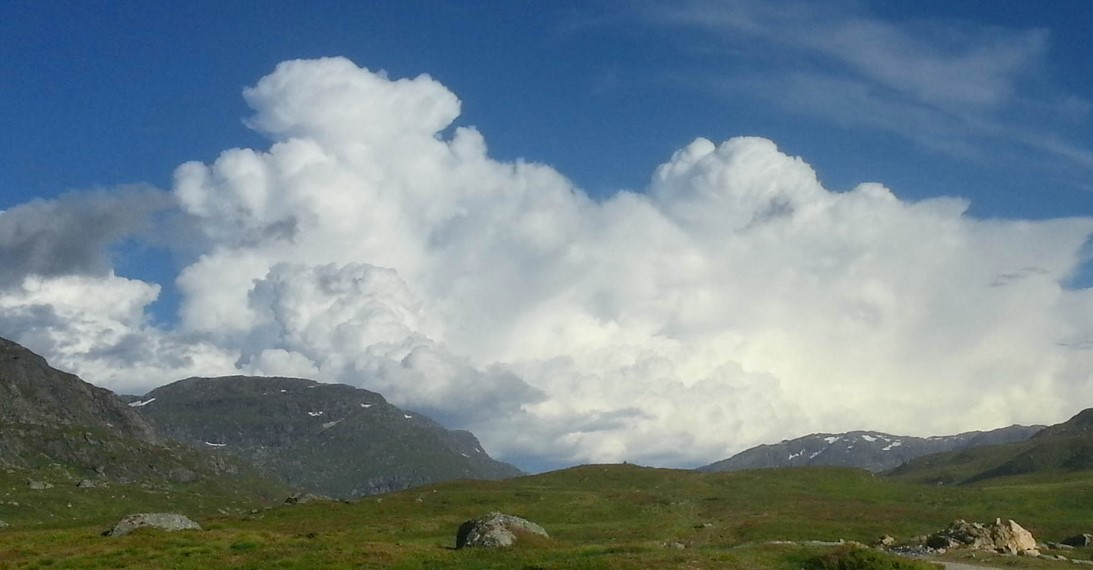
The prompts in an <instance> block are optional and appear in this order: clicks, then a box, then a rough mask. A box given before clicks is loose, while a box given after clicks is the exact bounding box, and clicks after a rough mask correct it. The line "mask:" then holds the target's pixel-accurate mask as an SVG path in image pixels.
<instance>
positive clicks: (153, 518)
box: [103, 513, 201, 536]
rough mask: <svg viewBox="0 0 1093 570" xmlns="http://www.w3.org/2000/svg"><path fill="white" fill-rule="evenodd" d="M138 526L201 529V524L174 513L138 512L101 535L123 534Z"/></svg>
mask: <svg viewBox="0 0 1093 570" xmlns="http://www.w3.org/2000/svg"><path fill="white" fill-rule="evenodd" d="M138 528H158V529H160V530H166V531H172V532H173V531H176V530H201V525H199V524H197V523H195V522H194V521H192V520H190V519H188V518H186V517H184V516H182V515H179V514H175V513H139V514H135V515H129V516H127V517H125V518H123V519H121V520H120V521H118V524H116V525H114V528H112V529H110V530H108V531H106V532H104V533H103V536H125V535H127V534H129V533H131V532H133V531H134V530H137V529H138Z"/></svg>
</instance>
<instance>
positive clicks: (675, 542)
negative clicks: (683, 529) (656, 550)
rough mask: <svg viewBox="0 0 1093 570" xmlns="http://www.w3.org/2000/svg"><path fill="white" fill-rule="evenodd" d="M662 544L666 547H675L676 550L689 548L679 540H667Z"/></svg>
mask: <svg viewBox="0 0 1093 570" xmlns="http://www.w3.org/2000/svg"><path fill="white" fill-rule="evenodd" d="M662 546H664V548H674V549H676V550H683V549H684V548H687V545H686V544H683V543H682V542H679V541H678V540H673V541H670V542H665V543H664V544H663V545H662Z"/></svg>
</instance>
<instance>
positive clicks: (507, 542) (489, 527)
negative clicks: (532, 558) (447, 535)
mask: <svg viewBox="0 0 1093 570" xmlns="http://www.w3.org/2000/svg"><path fill="white" fill-rule="evenodd" d="M520 534H535V535H539V536H542V537H544V538H550V535H548V534H547V531H546V530H544V529H543V527H541V526H539V525H537V524H535V523H533V522H531V521H529V520H527V519H522V518H520V517H514V516H512V515H506V514H504V513H498V512H492V513H489V514H487V515H486V516H484V517H482V518H477V519H472V520H469V521H467V522H465V523H463V524H461V525H459V531H458V532H457V533H456V536H455V547H456V548H464V547H482V548H497V547H505V546H512V545H513V544H515V543H516V539H517V537H518V536H519V535H520Z"/></svg>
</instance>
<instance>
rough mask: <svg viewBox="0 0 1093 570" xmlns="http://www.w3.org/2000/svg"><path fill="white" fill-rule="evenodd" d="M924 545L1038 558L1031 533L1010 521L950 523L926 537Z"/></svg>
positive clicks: (959, 521) (960, 521)
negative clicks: (943, 528)
mask: <svg viewBox="0 0 1093 570" xmlns="http://www.w3.org/2000/svg"><path fill="white" fill-rule="evenodd" d="M926 545H927V546H929V547H931V548H972V549H976V550H990V551H992V552H998V553H1002V554H1025V555H1030V556H1037V555H1039V554H1040V553H1039V551H1038V550H1037V549H1036V539H1035V538H1034V537H1033V536H1032V533H1030V532H1029V531H1027V530H1025V529H1024V528H1023V527H1022V526H1021V525H1019V524H1017V523H1015V522H1013V521H1012V520H1007V521H1005V522H1002V519H995V521H994V522H993V523H991V524H986V525H984V524H980V523H969V522H966V521H963V520H956V521H953V523H952V524H950V525H949V526H948V528H946V529H945V530H942V531H940V532H937V533H935V534H933V535H930V537H929V538H928V539H927V540H926Z"/></svg>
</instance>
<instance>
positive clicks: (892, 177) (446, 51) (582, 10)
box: [0, 0, 1093, 218]
mask: <svg viewBox="0 0 1093 570" xmlns="http://www.w3.org/2000/svg"><path fill="white" fill-rule="evenodd" d="M825 5H826V7H824V8H821V7H820V6H818V5H811V6H810V5H808V4H804V6H808V9H809V10H814V11H816V12H820V13H821V15H820V16H816V20H817V25H827V26H829V27H831V26H833V25H834V22H836V21H841V20H850V19H864V20H868V21H869V22H872V23H875V24H877V25H882V26H886V27H887V30H888V31H890V32H892V33H897V32H898V33H900V34H906V35H907V36H908V37H910V38H914V39H916V40H917V41H916V44H915V45H913V46H911V47H913V48H916V49H922V50H925V49H930V50H937V51H938V52H940V53H941V54H946V53H948V54H952V55H953V56H959V55H960V54H961V53H962V52H965V53H967V52H969V51H973V50H980V49H983V50H987V51H988V52H989V50H990V49H991V48H990V47H989V46H991V45H992V42H997V44H999V46H1000V47H999V48H998V50H999V51H1001V49H1003V47H1002V46H1004V45H1009V44H1019V43H1021V42H1023V41H1026V40H1027V41H1031V42H1032V43H1035V44H1037V45H1036V46H1035V47H1024V48H1015V49H1027V50H1028V51H1030V52H1032V53H1028V54H1022V55H1021V56H1020V57H1023V58H1024V59H1023V61H1020V62H1019V63H1015V64H1014V65H1013V68H1012V69H1011V70H1006V71H1000V72H999V75H1001V76H1002V77H1000V78H999V79H998V81H999V85H1000V86H1001V87H1003V88H1004V89H1005V90H1006V91H1008V93H999V94H998V95H999V99H1000V101H998V102H997V103H996V104H987V103H982V104H978V103H976V102H974V101H973V102H972V103H970V104H968V105H967V107H966V108H964V109H961V111H962V112H964V113H965V114H966V116H969V117H974V118H975V119H976V120H977V121H981V122H983V123H986V124H985V125H982V126H981V127H980V128H978V129H972V128H970V127H964V126H962V125H953V127H952V129H951V131H946V132H944V133H935V132H926V131H928V128H929V126H928V125H924V124H922V123H916V122H913V121H903V122H901V121H902V119H903V118H902V117H893V118H892V119H891V121H892V124H889V125H884V126H878V125H870V124H868V123H869V121H865V120H863V121H860V122H856V121H854V120H853V119H852V118H847V117H845V116H840V114H841V113H843V112H845V111H844V110H838V111H831V112H828V113H825V112H823V111H822V110H816V109H810V108H804V107H798V108H794V106H793V105H792V102H790V101H785V102H779V101H777V100H775V98H774V97H772V95H771V94H770V93H765V92H764V89H768V88H769V89H771V90H777V89H778V85H779V84H778V83H777V81H776V78H777V77H779V76H781V75H783V74H786V75H788V74H792V73H808V74H810V75H814V76H815V77H816V78H817V79H830V80H832V84H831V85H829V89H828V90H826V91H824V90H817V91H816V92H814V93H809V94H808V97H809V98H811V99H815V100H817V101H820V102H821V105H822V104H823V103H822V102H823V101H825V100H826V99H828V98H831V99H832V100H833V101H832V102H831V106H835V104H836V103H835V100H838V99H839V98H840V97H841V96H842V95H845V93H840V92H839V91H838V90H837V88H836V86H835V85H834V83H836V82H837V81H844V80H847V79H853V80H855V81H860V82H861V83H860V84H861V86H862V87H863V88H865V89H867V90H869V91H871V93H870V96H871V97H872V98H874V99H871V100H873V101H875V102H876V104H877V105H878V107H881V106H884V105H892V106H893V108H896V106H897V105H898V104H899V103H904V102H907V101H908V100H910V101H914V97H913V96H912V97H907V96H906V94H905V93H900V92H899V91H898V90H897V89H894V88H892V87H890V86H885V85H883V84H881V83H880V82H878V81H875V79H874V78H873V77H870V76H869V75H867V74H863V73H861V72H860V70H854V69H852V68H849V69H848V64H847V62H846V61H845V59H844V58H843V57H842V56H841V55H840V54H837V53H836V54H826V55H825V54H822V53H819V50H817V49H816V48H815V46H808V45H803V44H801V45H792V44H793V42H786V41H783V40H782V39H778V38H777V37H772V36H776V35H777V34H776V31H775V30H761V31H759V32H757V33H755V34H751V35H749V34H743V33H740V32H739V31H737V30H736V29H734V28H732V27H731V26H730V25H725V26H719V25H718V24H717V23H716V22H714V21H710V22H708V24H709V25H698V24H695V23H693V22H681V21H678V19H676V18H673V17H672V16H671V15H670V14H668V13H669V12H672V11H673V10H679V11H683V10H685V9H687V10H693V11H696V12H697V11H700V10H710V11H712V12H723V13H731V12H732V11H733V7H732V3H719V2H708V3H707V2H692V3H686V2H684V3H674V4H673V3H648V4H642V3H617V2H603V3H586V2H542V3H530V2H473V3H452V2H422V1H408V2H378V3H361V2H309V3H299V2H269V3H265V4H264V5H263V7H262V8H261V9H256V7H255V6H254V4H253V3H251V2H177V3H172V2H152V3H149V2H94V1H90V2H87V1H79V2H49V3H41V2H19V1H16V2H11V1H9V2H6V3H5V4H4V6H5V7H4V8H3V11H4V18H3V21H2V23H0V26H2V29H0V31H2V32H3V34H2V35H3V37H4V38H5V40H4V42H3V44H0V49H2V50H3V52H2V53H0V55H2V56H3V58H2V59H3V63H2V64H0V65H2V67H0V76H2V77H4V78H5V80H4V81H3V84H2V87H0V89H2V91H0V97H2V98H3V101H4V103H5V105H4V123H5V128H4V130H3V133H2V135H0V136H2V138H0V145H2V146H0V153H2V159H0V160H2V161H3V162H2V163H0V168H2V169H3V171H4V172H5V176H4V179H3V181H2V182H0V183H2V186H0V204H2V205H4V206H11V205H13V204H17V203H20V202H22V201H25V200H26V199H28V198H30V197H35V196H47V197H48V196H54V195H57V194H58V193H61V192H64V191H66V190H69V189H81V188H88V187H93V186H100V185H115V184H121V183H133V182H148V183H152V184H154V185H157V186H160V187H165V186H167V185H169V183H170V174H171V172H172V171H173V170H174V168H175V167H176V166H177V165H178V164H180V163H182V162H184V161H186V160H193V159H197V160H208V159H210V158H212V157H214V156H215V155H216V153H218V152H219V151H220V150H222V149H224V148H228V147H231V146H245V145H250V144H257V142H258V141H257V140H256V136H255V135H254V134H253V133H251V132H250V131H248V130H247V129H246V128H245V127H244V126H243V125H242V123H241V118H242V117H243V116H245V115H246V114H247V108H246V107H245V105H244V102H243V101H242V99H241V97H240V96H239V93H240V91H241V89H242V88H243V87H244V86H246V85H250V84H252V83H253V82H254V81H256V80H257V79H258V78H259V77H261V76H262V75H264V74H266V73H268V72H269V71H270V70H271V69H272V68H273V66H274V65H275V64H276V63H278V62H280V61H282V60H286V59H294V58H308V57H319V56H329V55H344V56H346V57H349V58H350V59H352V60H353V61H355V62H357V63H358V64H359V65H361V66H364V67H368V68H370V69H383V70H387V71H388V72H389V73H390V74H391V75H393V76H412V75H417V74H419V73H428V74H430V75H432V76H433V77H435V78H437V79H438V80H439V81H441V82H442V83H444V84H445V85H447V86H448V87H449V88H450V89H452V90H453V91H454V92H455V93H456V94H457V95H458V96H459V97H460V98H461V99H462V101H463V104H464V106H463V115H462V117H461V118H460V120H459V123H460V124H473V125H476V126H477V127H478V128H479V129H480V130H481V131H482V132H483V133H484V134H486V135H487V137H488V138H489V141H490V146H491V152H492V153H493V154H495V155H496V156H498V157H500V158H515V157H524V158H526V159H528V160H534V161H541V162H545V163H547V164H551V165H554V166H556V167H557V168H558V169H559V170H560V171H562V172H563V173H565V174H566V175H567V176H569V177H571V178H572V179H574V180H575V181H576V182H577V184H578V185H579V186H581V187H582V188H585V189H586V190H587V191H589V192H590V193H592V194H594V195H602V194H609V193H612V192H614V191H615V190H617V189H619V188H631V189H639V190H640V189H642V188H643V187H644V186H645V185H646V184H647V183H648V177H649V174H650V172H651V171H652V169H653V168H654V167H655V165H657V164H659V163H660V162H662V161H664V160H665V159H666V158H667V156H669V155H670V154H671V152H672V151H673V150H674V149H676V148H678V147H679V146H681V145H683V144H685V143H686V142H688V141H690V140H691V139H693V138H694V137H697V136H704V137H707V138H710V139H711V140H723V139H726V138H729V137H731V136H737V135H756V136H764V137H768V138H771V139H773V140H775V141H776V142H777V143H778V144H779V145H780V147H781V148H783V149H785V150H786V152H788V153H790V154H794V155H798V156H802V157H804V158H805V159H806V160H807V161H808V162H809V163H810V164H812V165H813V166H814V167H815V168H816V169H817V170H818V171H819V173H820V176H821V179H822V180H823V181H824V182H825V184H826V185H828V186H829V187H831V188H835V189H846V188H849V187H851V186H853V185H854V184H857V183H859V182H863V181H877V182H882V183H884V184H886V185H888V186H890V187H891V188H893V189H894V190H895V191H896V192H897V194H899V195H901V196H907V197H909V198H912V199H916V198H921V197H926V196H933V195H938V194H948V195H957V196H965V197H968V198H969V199H971V200H972V212H973V213H976V214H977V215H981V216H985V217H992V216H1003V217H1034V218H1042V217H1052V216H1066V215H1082V214H1090V213H1093V194H1091V192H1093V182H1090V180H1091V179H1090V174H1091V172H1093V157H1091V152H1093V151H1091V150H1090V149H1091V147H1093V128H1091V125H1090V122H1089V121H1090V119H1089V105H1090V100H1093V86H1091V81H1093V79H1090V78H1091V77H1093V69H1091V66H1093V63H1090V62H1093V47H1091V46H1090V44H1089V42H1088V41H1086V39H1087V38H1086V33H1087V31H1088V30H1087V29H1086V27H1085V26H1084V25H1083V22H1085V21H1087V18H1088V17H1089V12H1090V11H1093V8H1091V7H1090V6H1089V4H1088V2H1084V1H1081V0H1078V1H1060V2H1052V3H1051V4H1050V5H1047V4H1042V3H1032V2H1020V1H999V2H960V3H951V2H913V3H905V2H865V3H860V4H858V3H825ZM800 6H801V5H798V4H796V3H787V4H785V5H784V7H785V9H786V10H787V11H789V10H798V9H799V8H800ZM779 9H780V7H779V6H778V5H777V4H775V5H773V6H772V7H771V10H779ZM825 12H826V13H827V14H823V13H825ZM775 23H776V22H774V20H773V19H772V20H771V22H769V23H764V24H763V25H771V26H773V25H774V24H775ZM781 25H786V26H788V28H787V32H792V33H794V34H798V33H800V29H801V28H806V27H808V26H810V23H809V21H808V20H807V19H805V20H803V21H796V20H795V21H793V22H789V23H788V24H787V23H783V24H781ZM1028 35H1032V36H1035V39H1033V40H1028V38H1025V36H1028ZM992 36H994V37H992ZM869 41H876V42H877V43H878V44H881V43H884V42H885V41H886V40H885V39H884V38H872V39H871V40H863V41H862V44H861V49H863V50H866V49H870V48H873V47H876V46H871V45H870V44H869V43H868V42H869ZM984 46H986V47H984ZM901 55H904V56H906V58H907V60H908V61H911V60H913V59H914V58H917V57H920V56H923V55H924V54H919V53H912V52H906V53H903V54H901ZM900 63H901V62H899V61H893V62H892V64H893V65H898V64H900ZM760 79H765V80H767V81H769V83H770V84H771V85H770V86H769V87H763V86H758V85H755V84H756V83H758V82H759V80H760ZM942 79H944V78H942ZM954 79H959V78H954ZM919 80H921V81H922V82H923V83H925V82H929V81H934V80H936V79H935V78H934V77H930V76H924V77H922V78H919ZM909 81H915V79H914V78H912V79H909ZM749 83H750V84H752V85H750V86H749V85H748V84H749ZM819 84H820V81H818V80H817V81H816V85H817V86H818V85H819ZM903 87H904V88H905V89H908V90H913V89H916V86H915V85H913V84H908V85H905V86H903ZM962 87H963V86H956V87H955V88H962ZM987 87H989V86H984V88H987ZM938 105H939V103H938V102H937V101H935V100H926V101H920V102H919V104H918V106H919V107H921V108H922V109H924V112H925V113H927V114H929V112H931V111H933V112H936V113H937V114H938V115H937V117H938V120H940V121H943V122H944V121H946V120H949V121H953V122H959V121H960V119H961V117H959V116H952V115H948V116H947V117H946V116H944V113H943V111H944V110H938V108H937V107H938ZM863 112H868V111H863ZM909 116H910V115H909ZM976 131H978V132H976ZM935 137H952V138H953V139H956V140H953V141H951V142H952V146H953V147H962V148H952V149H949V148H941V147H943V146H944V145H941V144H939V143H938V141H934V140H932V139H933V138H935ZM1026 137H1027V138H1032V137H1043V138H1053V139H1055V141H1056V142H1057V143H1058V144H1059V145H1060V146H1065V147H1066V148H1067V149H1069V150H1071V151H1073V152H1075V153H1079V154H1082V157H1081V158H1080V159H1079V158H1075V159H1071V160H1068V159H1066V158H1065V157H1062V156H1060V153H1059V152H1051V151H1050V150H1045V149H1044V148H1037V147H1035V146H1033V145H1031V144H1029V143H1027V142H1025V141H1024V139H1025V138H1026Z"/></svg>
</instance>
